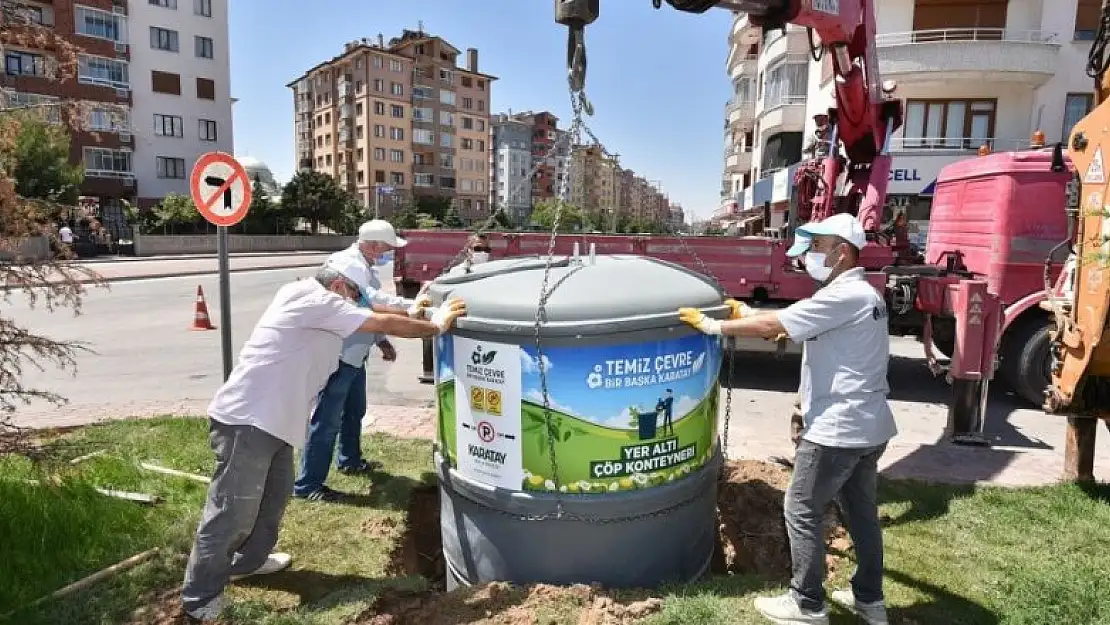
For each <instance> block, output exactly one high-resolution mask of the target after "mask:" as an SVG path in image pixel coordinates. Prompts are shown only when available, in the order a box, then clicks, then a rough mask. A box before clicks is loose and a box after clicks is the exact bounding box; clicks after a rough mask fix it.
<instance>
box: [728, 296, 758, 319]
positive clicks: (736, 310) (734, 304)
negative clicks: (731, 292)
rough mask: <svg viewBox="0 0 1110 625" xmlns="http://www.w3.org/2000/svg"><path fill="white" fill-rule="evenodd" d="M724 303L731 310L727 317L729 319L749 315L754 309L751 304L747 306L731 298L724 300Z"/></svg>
mask: <svg viewBox="0 0 1110 625" xmlns="http://www.w3.org/2000/svg"><path fill="white" fill-rule="evenodd" d="M725 305H726V306H728V307H729V309H731V310H732V313H731V314H730V315H729V317H728V318H729V319H741V318H743V317H750V316H751V315H752V313H754V312H755V311H754V310H752V307H751V306H748V305H747V304H745V303H744V302H740V301H737V300H734V299H731V298H730V299H726V300H725Z"/></svg>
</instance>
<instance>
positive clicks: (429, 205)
mask: <svg viewBox="0 0 1110 625" xmlns="http://www.w3.org/2000/svg"><path fill="white" fill-rule="evenodd" d="M414 204H415V205H414V207H413V208H414V209H415V210H416V212H417V213H424V214H425V215H428V216H429V217H431V218H432V219H435V220H437V221H443V219H444V217H446V216H447V211H449V210H451V198H449V197H435V196H421V197H418V198H416V200H415V201H414Z"/></svg>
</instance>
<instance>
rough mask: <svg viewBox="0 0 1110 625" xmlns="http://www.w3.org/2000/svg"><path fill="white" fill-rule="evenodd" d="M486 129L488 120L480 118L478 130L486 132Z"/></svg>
mask: <svg viewBox="0 0 1110 625" xmlns="http://www.w3.org/2000/svg"><path fill="white" fill-rule="evenodd" d="M485 131H486V120H484V119H479V120H478V132H485Z"/></svg>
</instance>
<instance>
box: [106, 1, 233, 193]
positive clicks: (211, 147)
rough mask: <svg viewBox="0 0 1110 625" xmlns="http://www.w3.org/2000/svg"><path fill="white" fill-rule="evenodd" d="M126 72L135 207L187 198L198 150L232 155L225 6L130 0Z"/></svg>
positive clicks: (225, 4) (188, 2)
mask: <svg viewBox="0 0 1110 625" xmlns="http://www.w3.org/2000/svg"><path fill="white" fill-rule="evenodd" d="M128 22H129V26H130V31H131V33H132V34H133V37H132V39H133V41H132V43H131V49H132V53H131V65H130V68H129V73H130V76H131V80H132V82H133V86H132V90H133V92H134V100H133V104H132V109H131V119H132V124H133V126H134V143H135V155H134V158H133V163H132V164H133V167H134V171H135V176H136V178H137V179H138V181H139V184H138V202H139V206H140V207H148V206H153V205H155V204H157V203H158V202H160V201H161V200H162V198H164V197H165V196H166V195H167V194H170V193H176V194H178V195H188V194H189V174H190V172H191V171H192V168H193V164H194V163H195V162H196V161H197V158H199V157H200V155H201V154H204V153H205V152H212V151H219V152H225V153H228V154H234V142H233V133H232V117H231V107H232V98H231V93H230V92H229V89H230V85H231V61H230V56H229V54H228V13H227V0H143V1H138V0H132V2H131V4H130V7H129V11H128Z"/></svg>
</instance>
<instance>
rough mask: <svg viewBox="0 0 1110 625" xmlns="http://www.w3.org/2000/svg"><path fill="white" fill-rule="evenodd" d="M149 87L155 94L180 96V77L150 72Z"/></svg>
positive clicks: (166, 73)
mask: <svg viewBox="0 0 1110 625" xmlns="http://www.w3.org/2000/svg"><path fill="white" fill-rule="evenodd" d="M150 82H151V87H152V88H153V90H154V92H155V93H168V94H170V95H181V76H179V75H177V74H171V73H169V72H159V71H152V72H150Z"/></svg>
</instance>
